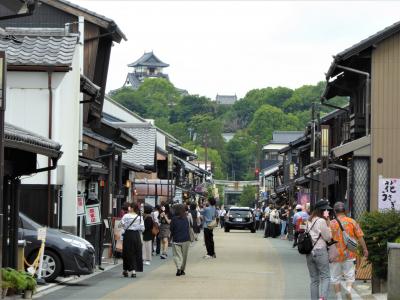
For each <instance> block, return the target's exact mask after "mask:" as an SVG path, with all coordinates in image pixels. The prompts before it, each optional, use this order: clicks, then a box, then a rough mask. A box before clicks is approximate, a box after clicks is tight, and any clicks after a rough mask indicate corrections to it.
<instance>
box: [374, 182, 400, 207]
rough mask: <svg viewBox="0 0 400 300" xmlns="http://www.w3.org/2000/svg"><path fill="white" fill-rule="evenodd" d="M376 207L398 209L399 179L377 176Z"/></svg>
mask: <svg viewBox="0 0 400 300" xmlns="http://www.w3.org/2000/svg"><path fill="white" fill-rule="evenodd" d="M378 209H381V210H383V209H394V210H400V179H399V178H383V177H379V191H378Z"/></svg>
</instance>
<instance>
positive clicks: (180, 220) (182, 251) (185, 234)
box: [170, 204, 190, 276]
mask: <svg viewBox="0 0 400 300" xmlns="http://www.w3.org/2000/svg"><path fill="white" fill-rule="evenodd" d="M170 230H171V237H172V241H173V244H172V253H173V256H174V261H175V265H176V268H177V271H176V276H181V275H185V268H186V260H187V256H188V252H189V246H190V235H189V221H188V218H187V216H186V210H185V206H184V205H183V204H178V205H176V206H175V216H174V217H173V218H172V221H171V226H170Z"/></svg>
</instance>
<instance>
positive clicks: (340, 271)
mask: <svg viewBox="0 0 400 300" xmlns="http://www.w3.org/2000/svg"><path fill="white" fill-rule="evenodd" d="M333 209H334V212H335V214H336V218H335V219H334V220H332V221H331V223H330V227H331V231H332V237H333V239H334V240H335V241H337V242H338V243H337V244H336V248H337V250H338V254H339V255H338V257H337V259H336V261H335V262H333V263H331V264H330V272H331V282H332V284H333V286H334V289H335V293H336V299H342V294H341V289H340V281H341V278H342V276H343V277H344V279H345V281H346V291H345V293H346V298H347V299H351V289H352V285H353V282H354V280H355V261H356V251H357V246H358V243H360V245H361V247H362V249H363V255H364V257H366V258H367V257H368V249H367V246H366V244H365V241H364V238H363V236H364V233H363V232H362V230H361V228H360V225H359V224H358V223H357V222H356V221H355V220H354V219H352V218H349V217H347V216H346V209H345V205H344V203H343V202H336V203H335V204H334V206H333Z"/></svg>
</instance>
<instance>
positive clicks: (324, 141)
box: [320, 125, 329, 199]
mask: <svg viewBox="0 0 400 300" xmlns="http://www.w3.org/2000/svg"><path fill="white" fill-rule="evenodd" d="M328 163H329V125H321V185H320V186H321V196H322V199H327V196H328V191H327V190H328V187H327V175H328V174H327V172H328Z"/></svg>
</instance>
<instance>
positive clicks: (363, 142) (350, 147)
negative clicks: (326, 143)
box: [331, 135, 371, 158]
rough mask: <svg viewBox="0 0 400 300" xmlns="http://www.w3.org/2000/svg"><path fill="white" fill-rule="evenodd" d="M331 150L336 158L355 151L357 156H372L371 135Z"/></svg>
mask: <svg viewBox="0 0 400 300" xmlns="http://www.w3.org/2000/svg"><path fill="white" fill-rule="evenodd" d="M331 151H332V154H333V156H334V157H335V158H337V157H341V156H343V155H345V154H348V153H350V152H354V154H355V155H357V156H371V136H369V135H368V136H363V137H362V138H359V139H357V140H354V141H351V142H349V143H346V144H344V145H341V146H338V147H335V148H333V149H332V150H331Z"/></svg>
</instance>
